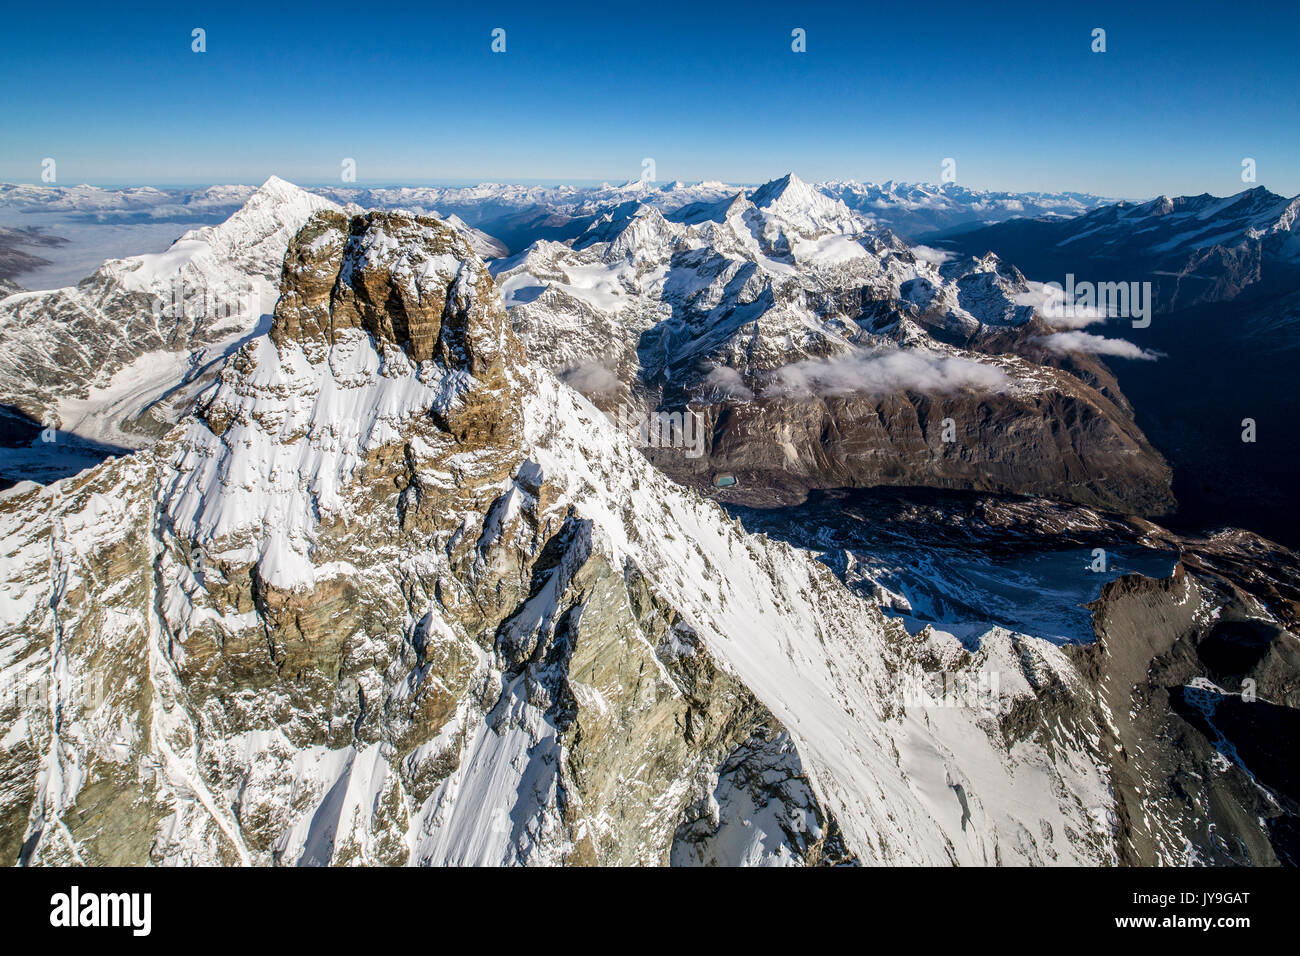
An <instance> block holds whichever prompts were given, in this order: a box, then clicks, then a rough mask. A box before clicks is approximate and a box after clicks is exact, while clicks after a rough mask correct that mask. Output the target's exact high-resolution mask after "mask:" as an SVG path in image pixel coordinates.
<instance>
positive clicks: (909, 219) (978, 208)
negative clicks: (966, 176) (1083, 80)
mask: <svg viewBox="0 0 1300 956" xmlns="http://www.w3.org/2000/svg"><path fill="white" fill-rule="evenodd" d="M818 188H819V189H821V190H822V191H823V192H825V193H826V194H827V195H829V196H834V197H835V198H837V199H839V200H841V201H842V202H843V203H844V204H845V205H847V206H848V207H849V208H850V209H852V210H854V211H856V212H860V213H862V214H864V215H868V216H870V217H871V218H872V219H874V220H875V221H877V222H879V223H880V224H881V225H884V226H888V227H889V228H890V229H892V230H893V231H894V232H896V233H898V234H899V235H901V236H905V237H907V238H909V239H913V240H916V239H922V238H926V237H929V236H931V235H932V234H935V233H940V232H944V231H947V230H952V229H955V228H959V227H963V226H969V227H978V226H982V225H987V224H989V223H994V222H1002V221H1004V220H1007V219H1014V218H1021V217H1035V216H1063V217H1070V216H1078V215H1081V214H1083V213H1085V212H1088V211H1089V210H1091V209H1095V208H1097V207H1098V206H1102V205H1105V204H1107V203H1110V202H1113V201H1114V200H1110V199H1105V198H1103V197H1101V196H1093V195H1090V194H1087V193H1074V192H1060V193H1041V192H1024V193H1015V192H1000V191H994V190H979V189H969V188H967V187H965V186H961V185H959V184H957V183H944V184H942V185H936V184H934V183H906V182H896V181H895V180H892V179H891V180H888V181H886V182H884V183H881V184H879V185H877V184H874V183H859V182H857V181H855V180H852V179H849V180H835V181H831V182H826V183H822V184H821V185H820V186H819V187H818Z"/></svg>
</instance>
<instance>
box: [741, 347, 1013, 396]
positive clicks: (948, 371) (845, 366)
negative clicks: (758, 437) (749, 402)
mask: <svg viewBox="0 0 1300 956" xmlns="http://www.w3.org/2000/svg"><path fill="white" fill-rule="evenodd" d="M1006 384H1007V375H1006V373H1005V372H1004V371H1002V369H1000V368H998V367H997V366H995V365H988V364H985V363H983V362H974V361H971V360H970V359H964V358H957V357H954V356H947V355H937V354H935V353H933V352H927V351H923V350H921V349H894V350H892V351H888V352H870V353H866V352H861V353H854V354H851V355H841V356H836V357H834V358H829V359H810V360H808V361H805V362H796V363H794V364H793V365H786V366H784V367H782V368H779V369H776V370H775V371H773V372H772V373H771V377H770V378H769V380H768V383H767V386H766V387H765V388H764V390H763V392H764V394H765V395H770V394H778V395H789V396H805V395H847V394H850V393H853V392H865V393H868V394H871V395H885V394H889V393H891V392H901V391H913V392H925V393H932V394H933V393H947V392H955V391H960V390H962V389H978V390H982V391H998V390H1000V389H1002V388H1003V387H1005V386H1006Z"/></svg>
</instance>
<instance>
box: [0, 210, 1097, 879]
mask: <svg viewBox="0 0 1300 956" xmlns="http://www.w3.org/2000/svg"><path fill="white" fill-rule="evenodd" d="M284 274H285V288H284V290H283V292H284V294H283V297H282V298H281V300H280V303H279V305H278V307H277V310H276V316H275V322H274V325H273V328H272V331H271V334H270V335H269V336H258V337H256V338H254V339H252V340H251V341H249V342H248V343H246V344H245V345H244V346H243V347H242V348H241V349H240V350H239V351H238V353H237V354H236V355H235V356H234V357H233V358H232V359H231V360H230V361H229V362H228V363H227V365H226V366H225V368H224V369H223V371H222V373H221V375H220V378H219V381H218V383H217V384H216V385H215V386H214V388H213V389H212V390H211V391H210V392H209V393H207V394H205V396H204V398H203V401H202V402H201V404H200V406H199V407H198V409H197V410H196V413H195V414H194V415H193V416H190V417H187V418H186V419H185V420H183V421H182V423H181V424H180V426H178V428H177V429H176V430H174V431H173V432H172V433H171V434H169V435H168V437H167V438H166V439H165V440H164V441H162V442H161V443H159V444H158V445H157V446H155V447H154V448H153V449H150V450H148V451H144V452H140V453H138V454H136V455H134V456H131V457H129V458H125V459H119V460H116V461H112V462H107V463H105V464H103V465H100V466H98V467H97V468H95V469H92V470H90V471H88V472H86V473H84V474H82V475H80V476H77V477H75V478H72V479H67V480H64V481H61V482H57V483H55V484H53V485H51V486H49V487H47V488H30V487H29V488H20V489H15V490H14V491H13V492H10V493H8V494H6V495H5V496H4V497H3V498H0V541H3V548H4V553H3V555H0V595H2V597H3V600H2V601H0V625H2V626H3V630H0V666H3V668H4V674H3V676H4V678H5V680H6V681H7V682H9V683H10V684H11V685H13V684H19V685H21V686H29V685H30V686H31V687H33V688H34V689H35V691H36V692H37V693H36V696H37V697H41V695H44V696H43V697H42V698H41V699H43V700H44V701H45V705H44V706H42V707H28V706H24V705H17V706H15V705H13V704H11V703H10V702H9V701H8V700H6V702H5V704H4V707H5V709H4V710H3V711H0V733H2V735H3V739H4V741H5V748H4V749H3V751H0V783H2V784H3V786H2V787H0V852H3V853H4V855H5V858H6V859H7V860H13V859H21V860H23V861H24V862H43V863H60V862H65V863H66V862H86V863H93V862H119V863H123V862H125V863H133V862H144V861H153V862H160V863H213V862H224V863H239V862H281V863H308V864H311V863H326V862H330V863H440V862H458V863H471V862H473V863H556V862H627V863H632V862H637V863H647V862H669V861H671V860H676V861H677V862H691V861H696V862H698V861H714V862H835V861H838V860H843V859H856V860H859V861H862V862H890V863H903V862H923V863H949V862H961V863H986V864H987V863H996V862H1002V863H1052V862H1057V863H1100V862H1108V861H1111V860H1112V859H1114V853H1115V847H1114V844H1113V832H1112V822H1111V818H1110V817H1109V816H1108V808H1109V807H1110V805H1111V797H1110V791H1109V783H1108V778H1107V773H1106V771H1105V769H1104V767H1105V763H1104V754H1103V753H1102V751H1101V746H1100V743H1099V737H1098V734H1099V730H1098V725H1097V723H1096V717H1095V714H1094V712H1093V710H1092V706H1091V703H1090V699H1089V696H1088V691H1087V688H1086V687H1085V686H1084V685H1083V683H1082V682H1081V681H1080V679H1079V677H1078V676H1077V675H1076V674H1075V673H1074V672H1073V670H1072V667H1071V665H1070V663H1069V661H1068V659H1067V658H1066V657H1065V656H1064V655H1063V654H1062V652H1061V651H1060V649H1058V648H1056V647H1054V646H1052V645H1051V644H1049V643H1047V642H1044V641H1039V640H1037V639H1034V638H1030V637H1026V636H1024V635H1016V634H1012V633H1009V632H1006V631H1003V630H997V629H995V630H994V631H991V632H990V633H989V634H988V635H986V636H985V637H984V639H983V641H982V643H981V645H980V648H979V651H978V653H976V654H974V655H972V654H971V653H970V652H969V651H968V650H966V649H965V648H963V647H962V646H961V644H960V643H959V642H957V641H956V640H955V638H951V637H950V636H945V635H943V634H940V633H938V632H934V631H932V630H928V631H925V632H923V633H921V634H918V635H915V636H912V635H908V634H907V632H906V630H905V629H904V628H903V627H902V626H901V624H900V623H898V622H897V621H890V620H887V619H886V618H885V617H884V616H882V614H881V613H880V612H879V610H878V609H877V608H876V607H875V606H874V605H872V604H870V603H867V602H864V601H863V600H862V599H861V598H859V597H857V596H855V595H854V594H852V593H851V592H850V591H848V590H847V589H846V588H844V587H843V585H842V584H841V583H840V582H839V581H838V580H836V578H835V577H834V576H833V575H832V574H831V573H830V571H829V570H828V569H826V568H825V567H824V566H822V565H820V564H819V563H817V562H816V561H814V560H812V558H811V557H810V556H809V555H807V554H805V553H803V552H800V551H798V550H796V549H794V548H792V547H790V546H788V545H785V544H780V543H775V542H772V541H769V540H767V539H766V538H763V537H761V536H760V537H754V536H750V535H747V534H745V533H744V531H743V529H742V528H741V527H740V526H739V525H738V524H737V523H735V522H734V521H732V520H731V519H729V518H728V517H727V516H726V514H725V513H724V512H723V511H722V510H721V509H720V508H719V507H718V506H717V505H716V504H714V503H712V502H709V501H707V500H705V499H703V498H701V497H700V496H698V495H697V494H695V493H694V492H691V491H687V490H683V489H682V488H680V487H679V486H677V485H675V484H673V483H672V482H671V481H669V480H668V479H667V478H666V477H664V476H663V475H662V474H660V473H658V472H657V471H655V469H654V468H653V467H652V466H651V465H650V464H649V463H648V462H647V461H646V460H645V458H644V456H642V455H641V453H640V452H639V451H638V450H637V449H636V448H635V447H634V445H633V444H632V443H631V442H630V441H629V440H628V438H627V437H626V436H623V435H621V434H619V433H618V432H617V431H616V429H615V428H614V427H613V426H612V425H611V424H610V423H609V422H608V420H607V419H606V418H605V416H604V415H603V414H602V413H601V412H599V411H598V410H597V409H596V408H595V407H594V406H592V405H591V404H590V403H588V402H587V401H586V400H585V399H583V398H582V397H581V396H580V395H579V394H577V393H576V392H574V391H573V390H572V389H570V388H568V387H567V386H565V385H563V384H561V383H560V382H559V381H558V380H557V379H556V378H555V377H554V376H552V375H551V374H550V373H548V372H546V371H545V370H542V369H538V368H536V367H532V366H529V365H527V364H525V363H524V362H523V360H522V355H521V352H520V349H519V345H518V343H517V342H516V341H515V339H514V337H513V335H512V334H511V332H510V330H509V323H508V321H507V318H506V314H505V309H504V303H503V301H502V298H501V296H500V293H499V292H498V290H497V288H496V286H495V285H494V283H493V282H492V280H491V278H490V276H489V274H488V272H487V270H486V268H485V267H484V266H483V264H482V262H481V261H479V260H478V259H477V257H476V256H474V254H473V252H472V250H471V249H470V248H469V246H468V245H467V244H466V241H465V240H464V239H463V238H462V237H460V236H458V235H457V234H456V233H455V232H454V231H453V230H451V229H449V228H447V227H446V226H443V225H441V224H438V223H436V222H433V221H431V220H420V219H412V218H410V217H404V216H393V215H385V214H371V215H370V216H368V217H366V218H364V219H353V220H352V221H350V222H349V220H348V219H347V218H346V217H344V216H342V215H341V214H338V213H335V212H330V211H326V212H323V213H319V214H317V215H315V216H313V217H312V218H311V220H310V221H309V222H308V223H307V225H306V226H305V227H304V228H303V229H302V230H301V231H300V232H299V234H298V235H297V237H296V238H295V240H294V241H293V243H292V244H291V246H290V248H289V250H288V253H287V256H286V264H285V273H284ZM54 632H57V634H58V639H57V640H55V641H51V640H50V639H49V635H50V634H51V633H54ZM936 670H938V671H942V672H947V673H949V674H951V675H953V676H954V678H955V679H957V680H959V681H963V682H969V683H970V684H971V685H973V686H978V685H979V684H980V682H981V675H985V677H987V676H988V675H990V674H996V675H998V677H997V686H996V689H995V690H994V691H993V693H992V694H990V695H986V696H985V697H984V698H983V699H980V700H967V701H966V702H965V703H964V704H963V705H961V706H951V705H948V704H944V705H940V706H930V705H927V704H926V703H924V702H918V701H916V700H913V699H909V698H908V697H907V696H906V692H905V688H906V687H907V686H909V683H911V682H914V681H919V680H920V679H921V678H922V676H923V674H924V672H926V671H936ZM96 680H98V681H99V683H98V684H96V683H95V681H96ZM984 686H989V682H988V681H987V680H985V681H984ZM1048 701H1050V702H1051V704H1050V706H1047V702H1048ZM1011 714H1014V715H1015V717H1014V720H1011V719H1008V716H1009V715H1011ZM763 780H766V781H767V782H766V783H760V782H758V781H763ZM746 781H748V782H746ZM747 824H748V825H747Z"/></svg>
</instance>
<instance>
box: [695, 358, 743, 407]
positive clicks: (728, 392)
mask: <svg viewBox="0 0 1300 956" xmlns="http://www.w3.org/2000/svg"><path fill="white" fill-rule="evenodd" d="M704 384H705V385H709V386H712V387H713V388H716V389H718V391H719V392H721V394H722V397H723V398H736V399H740V400H742V401H748V400H749V399H751V398H753V397H754V393H753V392H752V391H750V390H749V388H748V387H747V386H746V385H745V382H744V380H743V379H742V378H741V377H740V373H739V372H737V371H736V370H735V369H734V368H730V367H729V366H726V365H715V366H714V367H713V368H712V369H710V370H709V374H708V375H706V376H704Z"/></svg>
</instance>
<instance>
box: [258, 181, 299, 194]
mask: <svg viewBox="0 0 1300 956" xmlns="http://www.w3.org/2000/svg"><path fill="white" fill-rule="evenodd" d="M257 191H258V192H259V193H262V194H264V195H269V196H296V195H299V194H300V193H303V192H306V190H304V189H303V188H302V187H301V186H295V185H294V184H293V183H291V182H289V181H288V180H287V179H281V178H280V177H279V176H270V177H268V178H267V180H266V182H264V183H262V185H260V186H258V187H257Z"/></svg>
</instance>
